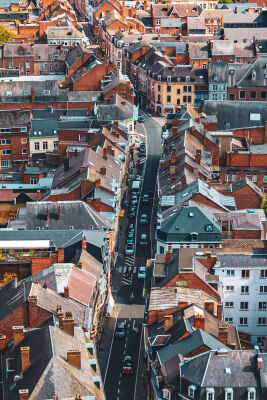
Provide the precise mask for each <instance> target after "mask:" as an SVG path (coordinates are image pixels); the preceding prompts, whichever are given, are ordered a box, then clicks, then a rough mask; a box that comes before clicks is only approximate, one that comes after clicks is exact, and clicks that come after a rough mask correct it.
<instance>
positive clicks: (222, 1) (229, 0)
mask: <svg viewBox="0 0 267 400" xmlns="http://www.w3.org/2000/svg"><path fill="white" fill-rule="evenodd" d="M218 3H220V4H232V3H233V0H219V1H218Z"/></svg>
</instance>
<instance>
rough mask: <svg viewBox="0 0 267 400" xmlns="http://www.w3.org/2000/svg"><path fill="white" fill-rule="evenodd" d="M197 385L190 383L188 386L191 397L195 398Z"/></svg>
mask: <svg viewBox="0 0 267 400" xmlns="http://www.w3.org/2000/svg"><path fill="white" fill-rule="evenodd" d="M196 388H197V387H196V385H190V386H188V396H189V397H190V399H194V398H195V390H196Z"/></svg>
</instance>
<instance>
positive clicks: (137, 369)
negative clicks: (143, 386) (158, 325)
mask: <svg viewBox="0 0 267 400" xmlns="http://www.w3.org/2000/svg"><path fill="white" fill-rule="evenodd" d="M142 337H143V329H142V331H141V337H140V346H139V352H138V361H137V368H136V371H139V362H140V352H141V344H142ZM137 377H138V373H136V378H135V385H134V400H135V397H136V387H137Z"/></svg>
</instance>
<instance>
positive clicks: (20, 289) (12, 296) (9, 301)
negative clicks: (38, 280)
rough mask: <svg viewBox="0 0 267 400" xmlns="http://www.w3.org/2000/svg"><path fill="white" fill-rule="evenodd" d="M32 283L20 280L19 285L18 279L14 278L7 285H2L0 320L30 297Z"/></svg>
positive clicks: (0, 289)
mask: <svg viewBox="0 0 267 400" xmlns="http://www.w3.org/2000/svg"><path fill="white" fill-rule="evenodd" d="M30 290H31V283H29V282H27V283H25V282H23V281H22V282H20V283H19V284H18V285H17V279H13V280H12V281H10V282H8V283H7V284H6V285H4V286H2V287H0V302H1V309H0V320H3V319H4V318H5V317H6V316H8V315H10V314H12V312H13V311H14V310H15V309H16V308H18V307H20V306H21V305H22V304H24V303H25V302H26V301H27V300H28V297H29V293H30Z"/></svg>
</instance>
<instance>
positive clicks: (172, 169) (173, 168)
mask: <svg viewBox="0 0 267 400" xmlns="http://www.w3.org/2000/svg"><path fill="white" fill-rule="evenodd" d="M175 171H176V168H175V165H170V175H173V174H175Z"/></svg>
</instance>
